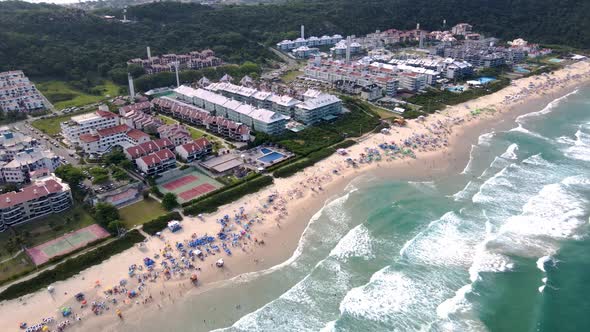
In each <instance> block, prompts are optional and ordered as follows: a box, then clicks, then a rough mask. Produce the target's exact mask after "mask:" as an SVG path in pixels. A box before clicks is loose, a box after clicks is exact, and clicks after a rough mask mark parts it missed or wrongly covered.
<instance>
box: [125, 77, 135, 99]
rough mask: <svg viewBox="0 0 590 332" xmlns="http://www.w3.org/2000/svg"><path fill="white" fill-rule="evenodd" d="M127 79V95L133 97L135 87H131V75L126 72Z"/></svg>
mask: <svg viewBox="0 0 590 332" xmlns="http://www.w3.org/2000/svg"><path fill="white" fill-rule="evenodd" d="M127 79H128V80H129V96H130V97H131V98H135V89H134V88H133V77H131V73H127Z"/></svg>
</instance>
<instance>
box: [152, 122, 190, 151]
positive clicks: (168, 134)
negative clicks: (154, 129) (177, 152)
mask: <svg viewBox="0 0 590 332" xmlns="http://www.w3.org/2000/svg"><path fill="white" fill-rule="evenodd" d="M158 134H159V135H160V138H166V139H168V140H170V141H171V142H172V144H174V146H179V145H182V144H186V143H188V142H190V141H191V140H192V137H191V133H190V132H189V131H188V129H187V128H186V127H185V126H184V125H181V124H178V123H176V124H170V125H164V126H161V127H160V128H158Z"/></svg>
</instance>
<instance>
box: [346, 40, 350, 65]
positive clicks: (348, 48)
mask: <svg viewBox="0 0 590 332" xmlns="http://www.w3.org/2000/svg"><path fill="white" fill-rule="evenodd" d="M346 64H347V65H348V64H350V36H348V37H346Z"/></svg>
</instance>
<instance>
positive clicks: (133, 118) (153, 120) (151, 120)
mask: <svg viewBox="0 0 590 332" xmlns="http://www.w3.org/2000/svg"><path fill="white" fill-rule="evenodd" d="M150 105H151V104H150ZM121 123H124V124H126V125H128V126H129V127H131V128H135V129H139V130H142V131H144V132H146V133H156V132H157V131H158V128H159V127H161V126H162V125H163V124H164V123H163V122H162V120H160V119H159V118H157V117H155V116H151V115H149V114H146V113H144V112H141V111H138V110H132V111H129V112H127V113H126V114H125V116H123V117H122V118H121Z"/></svg>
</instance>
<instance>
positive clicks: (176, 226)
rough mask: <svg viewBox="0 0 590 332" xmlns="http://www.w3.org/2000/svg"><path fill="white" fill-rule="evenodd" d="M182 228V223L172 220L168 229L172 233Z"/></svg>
mask: <svg viewBox="0 0 590 332" xmlns="http://www.w3.org/2000/svg"><path fill="white" fill-rule="evenodd" d="M181 228H182V226H180V223H179V222H178V221H176V220H172V221H171V222H169V223H168V229H169V230H170V231H171V232H176V231H178V230H180V229H181Z"/></svg>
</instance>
